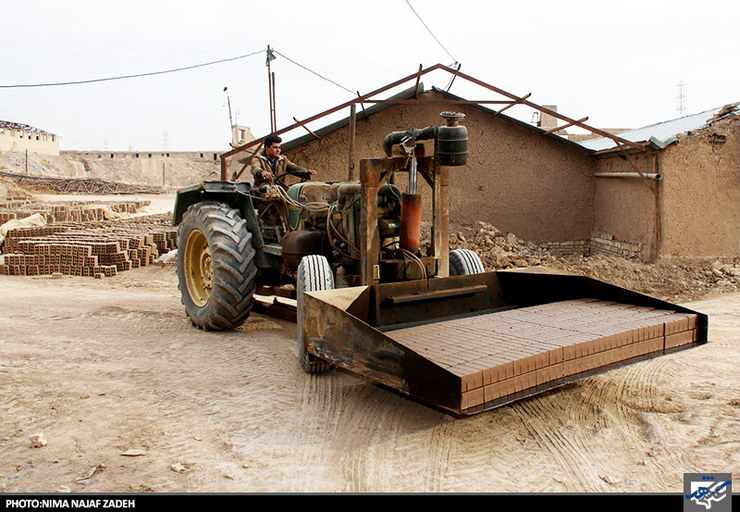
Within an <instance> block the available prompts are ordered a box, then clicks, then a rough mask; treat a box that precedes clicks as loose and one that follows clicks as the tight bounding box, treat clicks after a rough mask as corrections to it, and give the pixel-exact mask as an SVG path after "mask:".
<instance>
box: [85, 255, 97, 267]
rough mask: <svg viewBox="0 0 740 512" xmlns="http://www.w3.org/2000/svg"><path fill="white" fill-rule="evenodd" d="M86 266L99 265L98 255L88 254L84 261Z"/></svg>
mask: <svg viewBox="0 0 740 512" xmlns="http://www.w3.org/2000/svg"><path fill="white" fill-rule="evenodd" d="M83 264H84V266H86V267H97V266H98V257H97V256H86V257H85V259H84V262H83Z"/></svg>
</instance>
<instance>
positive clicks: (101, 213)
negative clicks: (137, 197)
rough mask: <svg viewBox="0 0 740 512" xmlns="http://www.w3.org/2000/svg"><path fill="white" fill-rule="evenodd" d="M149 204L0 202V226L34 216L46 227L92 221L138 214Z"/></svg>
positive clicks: (129, 202)
mask: <svg viewBox="0 0 740 512" xmlns="http://www.w3.org/2000/svg"><path fill="white" fill-rule="evenodd" d="M148 204H150V202H149V201H114V202H106V203H100V202H95V201H71V202H60V203H39V202H36V201H34V200H31V199H15V200H7V201H0V224H4V223H5V222H7V221H9V220H14V219H18V220H19V219H24V218H26V217H30V216H31V215H34V214H36V213H38V214H40V215H41V216H42V217H43V218H44V220H45V221H46V222H47V224H52V223H59V222H94V221H98V220H105V219H107V218H109V217H110V216H111V213H112V214H113V215H114V216H115V215H124V214H131V213H136V212H138V211H139V210H140V209H141V208H142V207H144V206H147V205H148Z"/></svg>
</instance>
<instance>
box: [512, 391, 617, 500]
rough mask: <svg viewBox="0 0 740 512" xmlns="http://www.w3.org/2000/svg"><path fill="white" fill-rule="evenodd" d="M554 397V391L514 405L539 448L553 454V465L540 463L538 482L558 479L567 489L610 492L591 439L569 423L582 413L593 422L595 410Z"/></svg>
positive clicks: (582, 417)
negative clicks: (586, 409) (592, 412)
mask: <svg viewBox="0 0 740 512" xmlns="http://www.w3.org/2000/svg"><path fill="white" fill-rule="evenodd" d="M571 391H572V390H571ZM553 398H554V396H553V395H547V396H543V397H536V398H531V399H527V400H523V401H521V402H518V403H516V404H513V406H512V409H513V410H514V411H515V412H516V413H517V414H518V416H519V418H520V420H521V422H522V424H523V425H524V427H525V428H526V430H527V432H528V434H529V435H530V436H531V437H532V438H533V439H534V440H535V442H536V444H537V448H538V449H539V450H544V451H546V452H547V453H549V455H550V461H551V463H552V465H550V466H546V465H542V466H540V468H539V470H538V473H537V474H535V475H532V476H533V479H535V480H536V481H539V482H547V481H552V480H553V479H555V480H557V481H558V482H560V483H561V484H562V485H563V486H564V487H565V491H568V492H575V491H584V490H585V491H588V492H608V491H609V490H610V487H609V485H608V484H607V483H606V482H605V481H604V480H603V476H604V475H603V473H602V467H603V463H602V461H601V460H600V455H599V453H598V452H597V451H596V450H595V447H594V444H593V442H592V440H589V439H586V436H584V434H582V432H583V430H582V429H578V428H575V429H574V428H572V427H571V426H570V425H569V424H568V421H569V418H573V417H580V418H581V421H583V420H584V419H586V418H587V419H586V420H585V421H586V422H587V423H588V424H593V423H594V420H593V414H590V413H587V412H586V411H585V410H583V409H582V408H581V404H580V401H576V400H559V399H554V400H553ZM579 409H580V410H579Z"/></svg>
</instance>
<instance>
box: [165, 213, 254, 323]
mask: <svg viewBox="0 0 740 512" xmlns="http://www.w3.org/2000/svg"><path fill="white" fill-rule="evenodd" d="M254 254H255V253H254V249H253V248H252V234H251V233H250V232H249V231H248V230H247V227H246V221H245V220H244V219H242V218H241V217H240V216H239V212H238V211H237V210H234V209H232V208H230V207H228V206H227V205H224V204H220V203H217V202H213V201H206V202H203V203H198V204H195V205H193V206H191V207H190V208H188V210H187V211H186V212H185V214H184V215H183V219H182V222H181V223H180V227H179V232H178V251H177V275H178V284H179V288H180V293H181V295H182V303H183V304H184V305H185V312H186V314H187V315H188V317H189V318H190V320H191V322H192V323H193V325H195V326H196V327H198V328H200V329H206V330H229V329H233V328H235V327H238V326H239V325H241V324H242V323H243V322H244V320H246V319H247V317H248V316H249V313H250V312H251V310H252V305H253V304H254V291H255V288H256V283H255V276H256V274H257V267H256V266H255V264H254Z"/></svg>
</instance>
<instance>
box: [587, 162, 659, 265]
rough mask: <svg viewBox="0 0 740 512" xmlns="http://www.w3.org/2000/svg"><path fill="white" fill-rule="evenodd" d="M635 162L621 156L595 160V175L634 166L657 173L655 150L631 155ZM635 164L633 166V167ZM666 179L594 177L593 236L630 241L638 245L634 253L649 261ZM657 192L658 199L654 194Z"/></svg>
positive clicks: (655, 247) (653, 252)
mask: <svg viewBox="0 0 740 512" xmlns="http://www.w3.org/2000/svg"><path fill="white" fill-rule="evenodd" d="M628 158H629V159H630V160H631V162H632V164H630V162H628V161H627V160H626V159H625V158H623V157H620V156H609V157H601V158H595V159H594V167H593V169H594V174H603V173H631V174H634V173H635V172H636V171H635V167H636V168H637V169H639V170H640V171H641V172H642V173H643V174H644V173H655V172H656V169H655V167H656V158H658V157H657V156H656V155H655V154H654V153H652V152H651V153H649V154H644V155H642V154H630V155H629V157H628ZM633 165H634V167H633ZM662 184H663V182H662V181H656V180H648V181H647V182H646V181H644V180H643V179H642V178H640V177H633V178H624V177H619V178H615V177H595V178H594V223H593V233H592V237H594V238H609V239H612V240H613V241H615V242H618V243H624V242H629V243H631V244H634V245H637V246H639V249H638V250H637V252H639V254H635V256H638V255H639V257H640V258H642V259H645V260H649V259H652V258H654V257H655V256H656V253H657V250H658V246H659V242H660V240H659V235H657V233H660V230H656V226H660V225H661V224H662V222H661V219H660V217H659V211H660V210H659V209H660V201H661V187H662ZM654 191H657V194H658V199H657V202H656V196H655V194H654V193H653V192H654Z"/></svg>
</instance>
